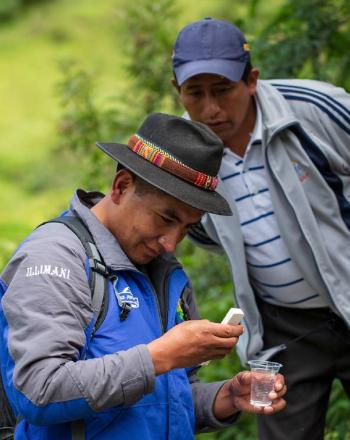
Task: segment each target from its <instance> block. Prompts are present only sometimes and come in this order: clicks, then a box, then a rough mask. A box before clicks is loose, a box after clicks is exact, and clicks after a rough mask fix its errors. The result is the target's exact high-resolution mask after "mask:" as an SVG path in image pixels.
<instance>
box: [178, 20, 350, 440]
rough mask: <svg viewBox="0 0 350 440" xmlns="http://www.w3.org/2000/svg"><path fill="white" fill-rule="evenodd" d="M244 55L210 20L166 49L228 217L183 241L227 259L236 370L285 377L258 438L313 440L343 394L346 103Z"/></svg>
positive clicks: (348, 328) (348, 217) (349, 215)
mask: <svg viewBox="0 0 350 440" xmlns="http://www.w3.org/2000/svg"><path fill="white" fill-rule="evenodd" d="M250 54H251V51H250V47H249V44H248V42H247V40H246V38H245V36H244V35H243V33H242V32H241V30H240V29H238V28H237V27H236V26H235V25H234V24H232V23H229V22H227V21H224V20H216V19H212V18H206V19H203V20H199V21H197V22H194V23H190V24H189V25H187V26H185V27H184V28H183V29H182V30H181V31H180V32H179V34H178V36H177V39H176V41H175V44H174V50H173V57H172V65H173V71H174V78H173V84H174V86H175V87H176V90H177V91H178V93H179V97H180V101H181V102H182V104H183V105H184V107H185V109H186V110H187V112H188V116H189V117H190V118H191V119H192V120H194V121H199V122H202V123H205V124H206V125H207V126H208V127H209V128H211V129H212V130H213V131H214V132H215V133H216V134H217V135H218V136H219V137H220V139H221V140H222V141H223V143H224V145H225V151H224V157H223V161H222V164H221V167H220V171H219V180H220V182H221V185H220V191H221V193H222V194H225V197H226V199H227V200H228V201H229V202H230V205H231V208H232V211H233V215H232V216H231V217H219V216H215V215H212V214H211V213H208V214H207V215H205V216H204V217H203V219H202V222H201V224H200V225H198V226H197V227H194V228H192V229H191V231H190V237H191V238H192V239H193V240H194V241H195V242H196V243H197V244H198V245H200V246H203V247H205V248H207V249H211V250H214V251H217V250H218V249H223V250H224V251H225V253H226V254H227V256H228V259H229V262H230V266H231V268H232V275H233V281H234V285H235V296H236V300H237V302H238V304H239V307H240V308H242V309H243V310H244V312H245V319H244V326H245V333H244V335H242V337H241V338H240V340H239V342H238V345H237V351H238V353H239V355H240V358H241V360H242V361H243V362H246V361H247V360H249V359H257V358H261V359H271V360H274V361H277V362H280V363H282V364H283V366H284V367H283V373H284V375H285V377H286V382H287V384H288V388H289V393H288V395H287V397H286V401H287V407H286V411H283V412H280V413H278V414H276V415H273V416H272V417H260V416H259V417H258V425H259V438H260V439H261V440H289V439H291V438H292V439H293V440H321V439H323V437H324V426H325V416H326V412H327V406H328V400H329V395H330V390H331V386H332V382H333V381H334V379H335V378H337V379H339V380H340V381H341V382H342V384H343V386H344V389H345V390H346V392H347V394H348V395H350V351H349V341H350V295H349V285H350V270H349V267H350V264H349V262H350V154H349V152H350V149H349V145H350V95H349V94H348V93H347V92H345V90H343V89H341V88H339V87H335V86H333V85H331V84H327V83H324V82H319V81H310V80H296V79H292V80H291V79H283V80H282V79H278V80H277V79H276V80H259V79H258V78H259V70H258V69H257V68H256V67H253V66H252V63H251V55H250ZM291 432H292V433H293V434H291Z"/></svg>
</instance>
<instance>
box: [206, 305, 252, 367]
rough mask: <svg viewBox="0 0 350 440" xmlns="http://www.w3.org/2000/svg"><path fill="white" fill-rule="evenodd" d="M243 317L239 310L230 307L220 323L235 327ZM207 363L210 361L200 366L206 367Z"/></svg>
mask: <svg viewBox="0 0 350 440" xmlns="http://www.w3.org/2000/svg"><path fill="white" fill-rule="evenodd" d="M243 317H244V313H243V311H242V310H241V309H237V308H234V307H231V308H230V309H229V310H228V312H227V313H226V315H225V317H224V319H223V320H222V321H221V324H229V325H237V324H239V323H240V322H241V321H242V319H243ZM209 362H210V361H206V362H202V363H201V365H202V366H205V365H208V364H209Z"/></svg>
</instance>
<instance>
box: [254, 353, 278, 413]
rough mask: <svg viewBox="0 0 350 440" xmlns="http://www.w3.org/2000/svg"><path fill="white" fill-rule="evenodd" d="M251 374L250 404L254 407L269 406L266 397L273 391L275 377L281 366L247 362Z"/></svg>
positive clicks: (257, 361)
mask: <svg viewBox="0 0 350 440" xmlns="http://www.w3.org/2000/svg"><path fill="white" fill-rule="evenodd" d="M248 364H249V366H250V370H251V372H252V384H251V394H250V403H251V404H252V405H255V406H269V405H271V403H272V402H271V400H270V399H269V397H268V395H269V393H270V392H271V391H272V390H273V387H274V384H275V379H276V375H277V373H278V371H279V369H280V368H281V367H282V364H279V363H277V362H269V361H259V360H254V361H248Z"/></svg>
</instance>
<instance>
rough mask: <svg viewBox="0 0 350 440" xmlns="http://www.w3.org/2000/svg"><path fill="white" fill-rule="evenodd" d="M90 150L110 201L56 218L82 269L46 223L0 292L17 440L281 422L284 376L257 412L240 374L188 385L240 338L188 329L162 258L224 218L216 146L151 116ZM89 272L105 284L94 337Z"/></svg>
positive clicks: (82, 199)
mask: <svg viewBox="0 0 350 440" xmlns="http://www.w3.org/2000/svg"><path fill="white" fill-rule="evenodd" d="M98 146H99V147H100V148H101V149H102V150H103V151H104V152H106V153H107V154H108V155H109V156H110V157H111V158H112V159H114V160H116V161H117V162H118V168H117V173H116V176H115V177H114V180H113V184H112V187H111V190H110V191H109V193H108V194H107V195H103V194H101V193H98V192H85V191H83V190H78V191H77V192H76V193H75V195H74V197H73V199H72V202H71V205H70V209H69V211H68V212H67V213H66V214H65V217H67V216H68V217H74V218H75V219H76V220H77V221H79V222H80V223H82V224H83V225H84V228H85V229H84V230H85V232H86V235H87V237H88V242H89V243H88V244H89V247H90V248H91V249H92V250H93V252H92V256H91V257H89V258H87V256H86V249H85V246H83V245H82V242H81V241H80V240H79V239H78V237H77V236H76V235H75V234H74V233H73V231H72V230H71V229H70V228H69V227H67V224H62V223H57V222H55V223H50V222H49V223H45V224H43V225H41V226H40V227H38V228H37V229H36V230H35V231H34V232H33V233H32V234H31V235H30V236H29V237H28V238H27V240H25V242H24V243H22V245H21V246H20V248H19V249H18V251H17V252H16V254H15V255H14V256H13V258H12V259H11V261H10V262H9V264H8V265H7V267H6V268H5V270H4V272H3V274H2V278H1V280H0V293H1V296H2V300H1V309H0V318H1V321H0V324H1V325H0V330H1V339H0V341H1V343H0V349H1V367H2V368H1V372H2V380H3V384H4V388H5V389H6V393H7V396H8V399H9V401H10V403H11V407H12V409H13V412H14V414H15V417H16V418H17V421H18V423H17V426H16V432H15V438H16V439H18V440H25V439H26V440H27V439H35V440H36V439H38V438H40V439H43V440H44V439H47V440H56V439H57V440H64V439H73V440H82V439H85V438H91V439H92V438H93V439H96V440H99V439H100V440H102V439H115V438H120V439H135V440H136V439H137V440H139V439H150V440H154V439H164V440H166V439H179V440H180V439H181V440H183V439H191V438H193V437H194V433H195V432H196V431H198V432H200V431H207V430H215V429H221V428H224V427H226V426H230V424H232V423H233V422H234V420H235V418H236V416H237V413H238V411H240V410H246V411H251V412H256V411H260V412H261V413H265V414H272V413H274V412H276V411H279V410H281V409H282V408H283V407H284V406H285V401H284V400H283V398H282V395H283V394H284V393H285V391H286V389H285V386H284V381H283V377H282V376H281V375H280V376H279V378H278V380H277V383H276V385H275V390H274V391H273V392H272V393H270V397H271V399H272V404H271V407H269V408H267V409H258V408H256V407H254V406H252V405H250V403H249V400H250V379H251V373H250V372H242V373H239V374H238V375H237V376H235V377H234V378H233V379H231V380H228V381H223V382H217V383H210V384H204V383H200V382H199V381H198V380H196V377H195V372H196V370H197V369H198V367H199V365H200V364H201V363H203V362H205V361H208V360H210V359H219V358H222V357H224V356H225V355H226V354H227V353H229V352H230V351H231V349H232V348H233V347H234V346H235V345H236V343H237V340H238V338H239V336H240V335H241V334H242V331H243V327H242V326H240V325H235V326H230V325H224V324H217V323H213V322H209V321H207V320H200V319H199V317H198V313H197V310H196V306H195V303H194V299H193V295H192V291H191V286H190V282H189V280H188V278H187V276H186V274H185V272H184V271H183V269H182V267H181V265H180V264H179V263H178V262H177V261H176V259H175V257H174V256H172V253H173V252H174V251H175V248H176V245H177V244H178V243H179V241H180V240H182V238H183V237H184V236H185V235H186V233H187V232H188V230H189V228H190V227H191V226H193V225H194V224H196V223H198V222H199V220H200V219H201V217H202V215H203V213H204V212H207V211H210V212H212V213H215V214H216V215H231V209H230V207H229V204H228V203H227V201H226V200H225V199H224V198H223V197H222V196H221V195H220V194H219V193H218V192H217V191H216V187H217V184H218V180H217V172H218V169H219V166H220V161H221V158H222V153H223V145H222V142H221V141H220V139H219V138H218V137H217V136H216V135H215V134H214V133H213V132H212V131H210V130H209V129H208V128H207V127H206V126H205V125H203V124H200V123H197V122H191V121H188V120H186V119H183V118H178V117H175V116H170V115H165V114H161V113H155V114H151V115H150V116H148V117H147V118H146V119H145V121H144V122H143V123H142V125H141V126H140V128H139V130H138V131H137V132H136V134H134V135H132V136H131V137H130V139H129V141H128V142H127V144H121V143H120V144H119V143H98ZM70 224H71V223H70ZM93 243H95V247H94V246H92V244H93ZM91 260H93V261H91ZM87 267H88V268H90V269H89V270H90V272H89V270H87ZM91 271H98V272H99V273H100V274H103V275H104V277H105V279H106V282H107V283H108V284H107V287H108V289H107V296H106V297H105V298H104V300H103V301H104V303H105V313H104V314H103V317H102V320H101V321H100V322H99V325H98V326H97V320H98V319H97V316H96V312H95V311H96V308H95V307H94V304H95V298H94V297H93V298H91V290H90V287H89V281H88V279H89V278H90V276H91ZM99 280H100V278H99V279H97V278H95V282H96V283H98V282H100V281H99ZM99 316H100V315H99Z"/></svg>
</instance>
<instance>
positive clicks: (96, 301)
mask: <svg viewBox="0 0 350 440" xmlns="http://www.w3.org/2000/svg"><path fill="white" fill-rule="evenodd" d="M46 223H63V224H65V225H66V226H67V227H68V228H69V229H70V230H71V231H72V232H74V234H75V235H76V236H77V237H78V238H79V240H80V241H81V243H82V245H83V246H84V249H85V252H86V255H87V258H88V261H89V266H90V274H89V286H90V289H91V297H92V308H93V310H94V314H95V316H96V321H95V325H94V328H93V330H92V332H91V334H90V340H91V339H92V337H93V336H94V333H95V332H96V330H97V329H98V328H99V327H100V325H101V324H102V322H103V320H104V318H105V316H106V313H107V310H108V268H107V267H106V265H105V264H104V261H103V259H102V257H101V255H100V253H99V251H98V249H97V247H96V244H95V242H94V239H93V237H92V235H91V233H90V231H89V230H88V229H87V227H86V226H85V224H84V223H83V222H82V221H81V220H80V219H79V218H78V217H75V216H64V217H57V218H54V219H52V220H49V221H47V222H44V223H42V224H46ZM39 226H41V225H39ZM19 421H20V419H19V420H17V419H16V417H15V415H14V414H13V411H12V408H11V406H10V404H9V401H8V399H7V396H6V393H5V389H4V386H3V382H2V377H1V374H0V440H13V439H14V432H15V427H16V424H17V423H18V422H19ZM71 430H72V440H84V439H85V425H84V422H83V421H76V422H72V423H71Z"/></svg>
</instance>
